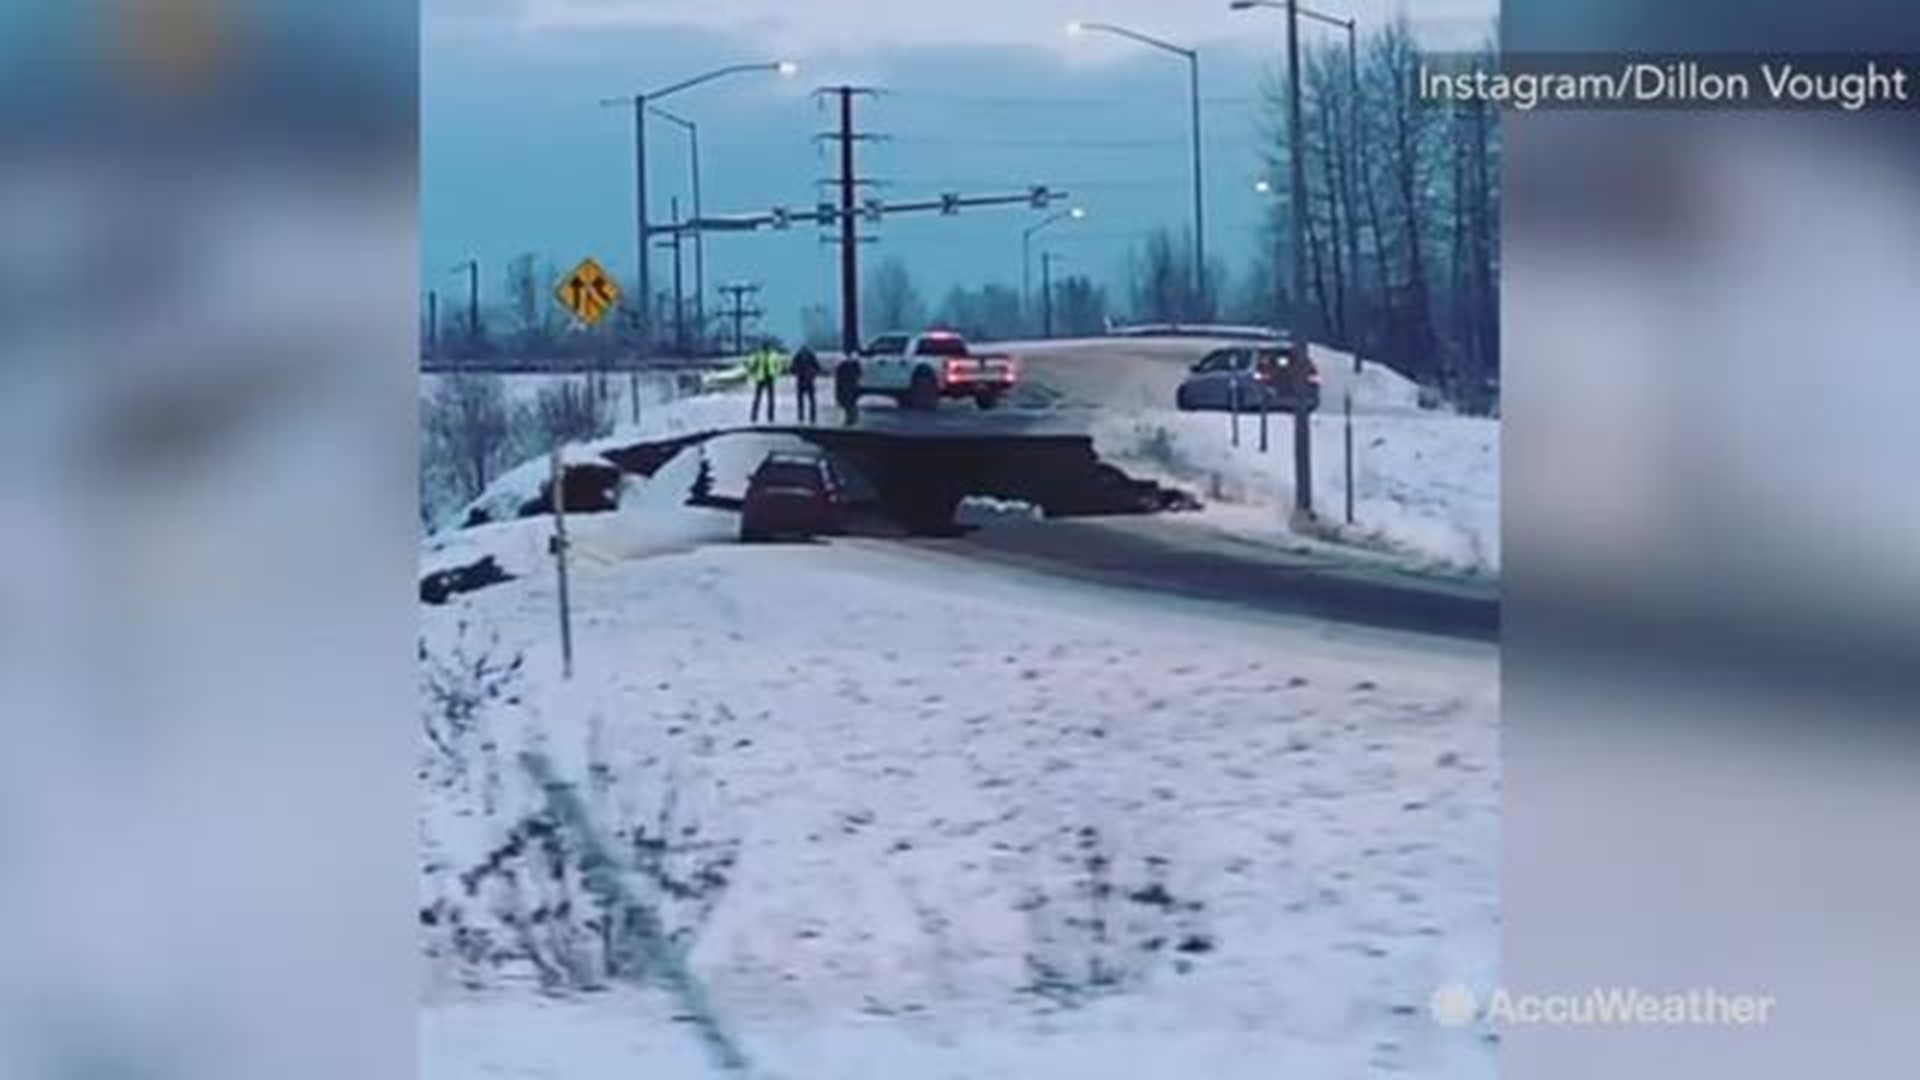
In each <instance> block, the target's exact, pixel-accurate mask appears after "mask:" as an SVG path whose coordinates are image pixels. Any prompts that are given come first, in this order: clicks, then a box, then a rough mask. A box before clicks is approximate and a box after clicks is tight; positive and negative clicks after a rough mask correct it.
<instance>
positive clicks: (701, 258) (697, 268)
mask: <svg viewBox="0 0 1920 1080" xmlns="http://www.w3.org/2000/svg"><path fill="white" fill-rule="evenodd" d="M652 112H653V115H655V116H657V117H659V118H660V119H662V120H665V121H666V122H668V123H670V124H673V125H674V126H675V127H678V128H679V129H680V130H682V131H684V132H686V133H687V155H688V159H689V172H690V173H691V176H690V180H691V182H692V184H693V220H694V221H695V222H696V225H695V226H694V229H693V324H694V336H695V338H696V340H698V341H699V342H700V345H701V347H702V348H704V347H705V345H706V340H707V301H706V295H707V243H706V237H707V234H706V233H705V232H704V231H703V230H701V229H700V228H699V226H698V224H697V223H698V222H699V221H700V219H701V213H702V211H701V198H700V125H699V124H697V123H695V122H694V121H692V120H689V119H687V118H686V117H684V116H677V115H675V114H673V113H670V112H668V111H667V110H665V109H662V108H659V107H657V106H656V107H654V108H653V110H652Z"/></svg>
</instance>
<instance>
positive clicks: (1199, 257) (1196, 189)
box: [1067, 22, 1207, 305]
mask: <svg viewBox="0 0 1920 1080" xmlns="http://www.w3.org/2000/svg"><path fill="white" fill-rule="evenodd" d="M1089 31H1093V32H1098V33H1102V34H1112V35H1114V36H1115V37H1123V38H1126V39H1127V40H1128V41H1134V42H1138V43H1139V44H1141V45H1146V46H1148V47H1150V48H1154V49H1159V50H1160V51H1162V52H1169V53H1172V54H1174V55H1175V56H1179V57H1184V58H1185V59H1186V61H1187V90H1188V99H1189V101H1188V104H1189V106H1190V108H1191V111H1192V114H1193V116H1192V120H1193V288H1194V298H1195V299H1196V300H1197V301H1198V302H1200V303H1201V304H1202V305H1204V304H1205V303H1206V299H1207V211H1206V194H1205V191H1206V183H1205V181H1206V177H1205V173H1204V171H1203V169H1202V165H1201V151H1200V148H1201V137H1200V52H1199V50H1197V49H1189V48H1187V47H1186V46H1184V45H1175V44H1174V43H1173V42H1171V41H1163V40H1161V39H1160V38H1157V37H1153V36H1151V35H1149V34H1143V33H1141V32H1139V31H1138V30H1129V29H1127V28H1126V27H1124V26H1115V25H1113V24H1112V23H1100V22H1073V23H1068V24H1067V32H1068V33H1069V34H1082V33H1087V32H1089Z"/></svg>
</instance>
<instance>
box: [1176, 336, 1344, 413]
mask: <svg viewBox="0 0 1920 1080" xmlns="http://www.w3.org/2000/svg"><path fill="white" fill-rule="evenodd" d="M1174 404H1175V406H1177V407H1178V408H1180V409H1181V410H1183V411H1193V410H1211V411H1220V412H1226V411H1238V412H1263V411H1265V412H1294V411H1297V410H1304V411H1306V412H1312V411H1314V410H1315V409H1318V408H1319V407H1320V372H1319V370H1318V369H1317V368H1315V367H1314V365H1313V361H1312V360H1311V359H1310V358H1309V357H1308V356H1307V354H1306V350H1305V349H1304V348H1298V347H1296V346H1293V345H1290V344H1289V345H1235V346H1232V347H1229V348H1224V349H1215V350H1214V351H1213V352H1210V353H1208V354H1207V355H1206V356H1205V357H1203V358H1202V359H1201V360H1200V362H1199V363H1197V364H1195V365H1193V367H1192V368H1191V369H1190V370H1189V371H1188V373H1187V377H1186V378H1185V379H1184V380H1182V381H1181V383H1180V388H1179V389H1178V390H1177V391H1175V392H1174Z"/></svg>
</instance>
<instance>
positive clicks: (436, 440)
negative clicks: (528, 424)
mask: <svg viewBox="0 0 1920 1080" xmlns="http://www.w3.org/2000/svg"><path fill="white" fill-rule="evenodd" d="M424 411H425V416H424V418H423V422H424V425H425V434H426V441H427V445H426V448H425V454H426V459H427V460H426V461H424V462H423V463H422V464H423V466H425V467H434V466H438V467H440V468H441V469H442V470H444V471H445V473H446V474H447V475H449V476H450V477H451V479H452V481H453V483H454V486H455V487H456V489H457V491H458V494H459V495H460V497H461V498H462V499H476V498H479V497H480V494H481V493H482V492H484V491H485V490H486V489H487V485H488V484H489V483H491V482H492V481H493V479H494V477H495V476H496V475H497V473H498V470H499V469H500V468H501V467H502V466H503V465H504V464H505V461H506V459H507V457H508V456H509V453H510V450H511V444H512V439H513V420H512V415H511V412H510V411H509V409H508V408H507V395H506V389H505V387H504V386H503V385H502V383H501V381H500V377H499V376H497V375H478V374H470V373H462V374H458V375H448V376H446V377H444V378H442V379H441V380H440V382H439V385H437V386H436V387H435V388H434V392H433V396H432V397H431V398H430V399H429V400H428V401H427V403H426V406H425V409H424Z"/></svg>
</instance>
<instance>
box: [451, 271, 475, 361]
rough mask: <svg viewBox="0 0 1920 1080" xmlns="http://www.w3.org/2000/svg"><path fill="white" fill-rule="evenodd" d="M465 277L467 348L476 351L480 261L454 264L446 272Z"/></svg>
mask: <svg viewBox="0 0 1920 1080" xmlns="http://www.w3.org/2000/svg"><path fill="white" fill-rule="evenodd" d="M463 271H464V272H465V273H466V275H467V348H468V349H470V350H473V351H478V348H479V344H480V260H479V259H468V260H467V261H465V262H462V263H455V264H454V266H453V267H452V268H451V269H450V270H448V271H447V272H448V273H450V274H458V273H461V272H463Z"/></svg>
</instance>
